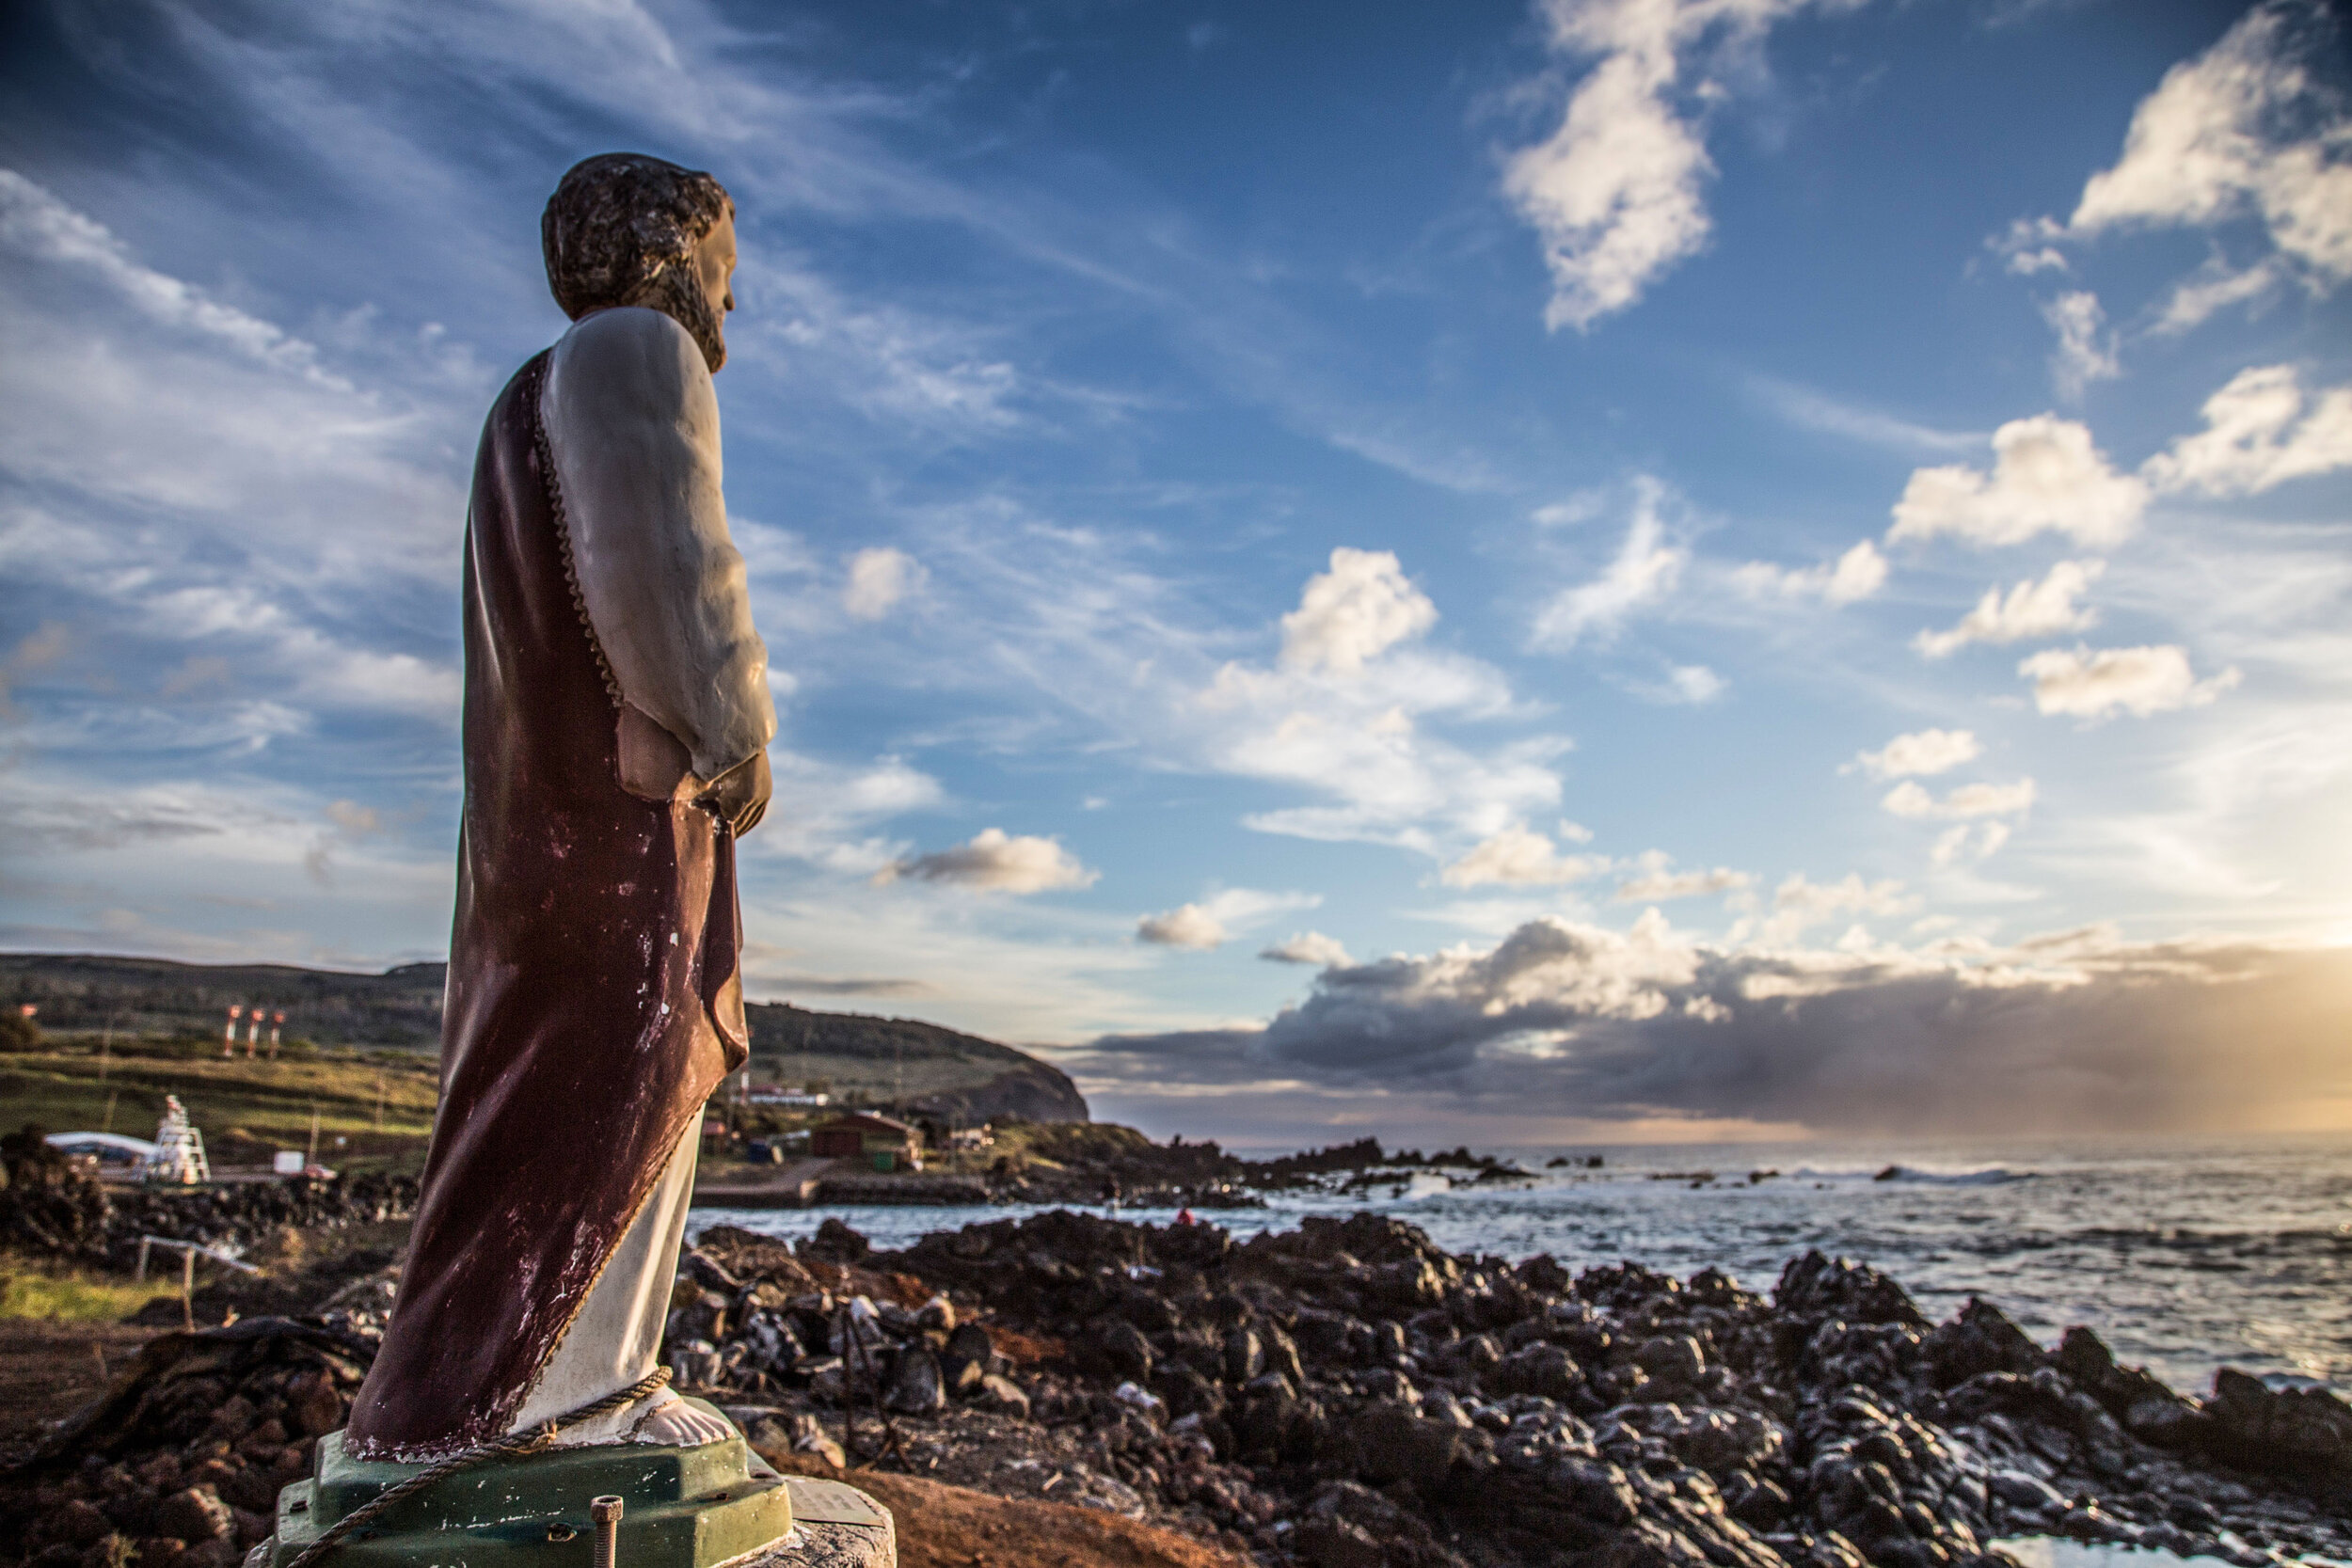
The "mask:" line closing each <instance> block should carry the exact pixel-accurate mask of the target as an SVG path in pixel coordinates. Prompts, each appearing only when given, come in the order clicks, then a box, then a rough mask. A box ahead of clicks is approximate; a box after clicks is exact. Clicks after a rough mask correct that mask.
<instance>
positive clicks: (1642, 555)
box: [1533, 478, 1691, 649]
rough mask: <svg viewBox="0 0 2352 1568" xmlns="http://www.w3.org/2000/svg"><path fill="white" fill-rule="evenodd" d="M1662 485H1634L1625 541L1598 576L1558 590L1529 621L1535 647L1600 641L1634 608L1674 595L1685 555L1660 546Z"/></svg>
mask: <svg viewBox="0 0 2352 1568" xmlns="http://www.w3.org/2000/svg"><path fill="white" fill-rule="evenodd" d="M1664 493H1665V492H1664V487H1663V486H1662V485H1661V484H1660V483H1658V482H1657V481H1656V480H1653V479H1647V478H1645V479H1644V480H1642V481H1641V483H1640V484H1639V485H1638V486H1637V491H1636V497H1635V500H1634V508H1633V521H1632V523H1631V525H1630V526H1629V527H1628V528H1627V529H1626V534H1625V543H1624V544H1623V545H1622V546H1619V547H1618V550H1617V554H1616V558H1615V559H1614V560H1613V561H1612V562H1610V563H1609V565H1608V567H1607V568H1606V569H1605V570H1603V571H1602V573H1601V575H1600V576H1599V577H1597V578H1594V579H1593V580H1592V581H1590V582H1586V583H1580V584H1578V585H1577V586H1576V587H1574V588H1568V589H1563V590H1562V591H1561V592H1560V593H1559V594H1556V595H1554V596H1553V598H1552V599H1551V601H1550V602H1549V604H1547V605H1545V606H1544V608H1543V609H1542V610H1540V611H1539V612H1538V613H1537V614H1536V617H1535V625H1534V633H1533V641H1534V644H1535V646H1537V647H1539V648H1560V649H1566V648H1573V647H1574V646H1576V644H1577V643H1578V642H1579V641H1582V640H1583V639H1584V638H1585V637H1587V636H1593V637H1601V638H1605V637H1607V636H1609V635H1610V634H1611V633H1613V632H1614V631H1615V630H1616V628H1617V626H1619V625H1620V624H1621V623H1622V622H1623V621H1624V620H1625V619H1626V617H1627V616H1629V615H1630V614H1632V613H1633V611H1635V610H1639V609H1641V608H1642V607H1643V606H1644V605H1647V604H1653V603H1655V602H1656V601H1658V600H1660V599H1662V598H1664V597H1665V596H1666V595H1667V594H1671V593H1673V592H1674V588H1675V584H1676V583H1677V582H1678V581H1679V580H1681V577H1682V568H1683V566H1684V564H1685V563H1686V562H1688V561H1689V560H1690V558H1691V552H1690V551H1688V550H1686V549H1684V548H1682V547H1681V546H1677V545H1669V544H1667V543H1666V542H1665V533H1666V525H1665V522H1664V520H1663V519H1662V518H1661V516H1660V515H1659V506H1660V503H1661V500H1662V499H1663V498H1664Z"/></svg>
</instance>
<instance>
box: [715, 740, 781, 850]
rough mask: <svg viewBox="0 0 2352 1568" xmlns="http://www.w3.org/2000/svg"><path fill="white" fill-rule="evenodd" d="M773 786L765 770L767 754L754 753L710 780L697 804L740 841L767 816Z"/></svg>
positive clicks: (767, 770)
mask: <svg viewBox="0 0 2352 1568" xmlns="http://www.w3.org/2000/svg"><path fill="white" fill-rule="evenodd" d="M775 787H776V784H775V778H774V776H773V775H772V774H771V772H770V771H769V768H768V753H767V752H764V751H761V752H753V753H752V754H751V755H750V756H748V757H745V758H744V759H743V760H742V761H741V762H739V763H737V764H736V765H735V766H734V767H732V768H728V769H727V770H726V771H725V772H723V773H722V774H720V775H719V776H718V777H717V778H715V779H713V780H711V781H710V787H709V789H708V790H707V791H706V792H705V793H704V794H703V796H702V797H701V801H702V803H703V804H704V805H706V806H707V807H709V808H710V809H711V810H712V811H713V812H716V813H717V814H718V816H719V818H720V820H722V821H723V822H725V823H726V824H727V825H728V826H729V827H730V828H732V829H734V830H735V835H736V836H737V837H738V838H740V837H742V836H743V835H744V834H745V833H748V832H751V831H752V830H753V829H754V828H756V827H758V826H759V819H760V818H761V817H763V816H767V815H768V797H769V796H770V795H771V794H772V793H774V791H775Z"/></svg>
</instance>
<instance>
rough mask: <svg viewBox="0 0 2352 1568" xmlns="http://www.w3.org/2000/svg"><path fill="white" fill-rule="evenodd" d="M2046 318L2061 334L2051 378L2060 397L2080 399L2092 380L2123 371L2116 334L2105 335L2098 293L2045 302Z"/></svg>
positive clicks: (2110, 377)
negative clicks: (2117, 357) (2118, 360)
mask: <svg viewBox="0 0 2352 1568" xmlns="http://www.w3.org/2000/svg"><path fill="white" fill-rule="evenodd" d="M2042 320H2043V321H2045V322H2048V323H2049V324H2050V330H2051V331H2053V332H2055V333H2057V334H2058V347H2057V348H2056V349H2054V350H2052V351H2051V354H2050V379H2051V381H2052V382H2054V383H2055V384H2056V385H2057V387H2058V396H2060V397H2062V398H2065V399H2066V400H2067V401H2068V402H2070V403H2073V402H2079V401H2080V400H2081V398H2082V395H2083V388H2086V387H2088V386H2090V384H2091V383H2092V382H2094V381H2111V380H2113V379H2114V378H2115V377H2116V376H2119V375H2121V374H2122V373H2123V367H2122V365H2121V364H2120V363H2118V362H2117V360H2116V357H2115V334H2113V333H2112V332H2109V333H2106V334H2105V335H2104V336H2102V334H2101V331H2100V329H2101V328H2102V327H2103V326H2105V325H2106V312H2104V311H2102V310H2101V309H2099V296H2098V295H2097V294H2094V293H2090V291H2089V290H2087V289H2075V290H2072V291H2070V292H2068V293H2062V294H2060V295H2058V297H2057V298H2056V299H2053V300H2050V301H2048V302H2046V303H2045V304H2043V306H2042Z"/></svg>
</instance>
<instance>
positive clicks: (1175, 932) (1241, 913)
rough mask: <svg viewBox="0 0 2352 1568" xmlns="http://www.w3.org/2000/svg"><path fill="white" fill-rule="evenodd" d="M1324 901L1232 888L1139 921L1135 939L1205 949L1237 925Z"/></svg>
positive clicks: (1315, 897)
mask: <svg viewBox="0 0 2352 1568" xmlns="http://www.w3.org/2000/svg"><path fill="white" fill-rule="evenodd" d="M1322 902H1323V897H1322V895H1320V894H1313V893H1264V892H1261V891H1260V890H1258V889H1256V888H1247V887H1233V888H1227V889H1225V890H1224V891H1223V892H1222V893H1219V894H1216V895H1215V896H1213V897H1211V898H1209V899H1207V900H1205V901H1204V902H1201V903H1198V904H1180V905H1178V906H1177V907H1176V908H1175V909H1172V910H1168V911H1162V912H1161V913H1159V914H1148V915H1145V916H1144V917H1143V918H1142V919H1141V920H1139V921H1137V922H1136V941H1137V942H1149V943H1152V945H1154V946H1159V947H1189V948H1194V949H1197V950H1200V951H1202V952H1206V951H1207V950H1209V949H1211V948H1214V947H1220V946H1222V945H1224V944H1225V943H1226V942H1230V941H1232V937H1233V930H1234V927H1244V928H1247V927H1250V926H1254V925H1256V924H1258V923H1259V922H1260V921H1263V920H1264V919H1265V918H1266V917H1267V916H1268V915H1273V914H1279V913H1282V912H1284V911H1289V910H1311V909H1313V908H1314V907H1315V906H1316V905H1318V904H1320V903H1322Z"/></svg>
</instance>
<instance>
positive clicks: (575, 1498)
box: [246, 1401, 897, 1568]
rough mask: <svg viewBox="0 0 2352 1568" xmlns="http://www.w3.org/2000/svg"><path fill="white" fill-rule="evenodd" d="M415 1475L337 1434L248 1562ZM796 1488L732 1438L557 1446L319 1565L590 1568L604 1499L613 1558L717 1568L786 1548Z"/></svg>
mask: <svg viewBox="0 0 2352 1568" xmlns="http://www.w3.org/2000/svg"><path fill="white" fill-rule="evenodd" d="M697 1403H699V1401H698V1402H697ZM705 1408H707V1406H706V1407H705ZM714 1414H715V1412H714ZM422 1468H423V1466H421V1465H390V1464H377V1463H369V1462H365V1461H361V1460H356V1459H352V1458H350V1457H348V1456H347V1455H345V1454H344V1452H343V1447H342V1433H330V1434H328V1435H327V1436H326V1437H323V1438H321V1439H320V1440H319V1445H318V1458H317V1463H316V1465H315V1466H314V1473H313V1475H312V1477H311V1479H310V1480H309V1481H297V1482H295V1483H294V1485H292V1486H289V1487H287V1488H286V1489H285V1490H284V1491H283V1492H281V1493H279V1494H278V1530H277V1533H276V1535H275V1536H273V1537H272V1538H271V1539H270V1540H269V1541H268V1542H266V1543H264V1544H262V1546H261V1547H258V1548H256V1549H255V1551H254V1552H253V1553H252V1554H251V1556H249V1557H248V1558H247V1560H246V1561H247V1564H248V1568H284V1565H285V1564H286V1563H288V1562H291V1561H292V1560H294V1557H295V1555H296V1554H298V1553H299V1552H301V1550H302V1549H303V1548H304V1547H305V1546H308V1545H309V1544H310V1543H311V1542H312V1541H314V1540H316V1539H317V1538H318V1537H319V1535H320V1534H321V1533H323V1532H324V1531H326V1529H327V1528H330V1527H331V1526H333V1525H334V1524H335V1523H336V1522H337V1521H338V1520H340V1519H342V1517H343V1516H344V1515H345V1514H347V1513H351V1512H353V1511H354V1510H356V1509H358V1508H359V1507H360V1506H361V1505H363V1504H365V1503H367V1502H369V1501H371V1500H372V1499H373V1498H374V1497H376V1496H377V1495H378V1494H379V1493H381V1492H383V1491H385V1490H386V1489H387V1488H389V1487H390V1486H392V1485H394V1484H396V1483H397V1482H400V1481H405V1480H407V1479H408V1478H409V1477H410V1476H412V1475H415V1474H416V1473H417V1472H418V1471H419V1470H421V1469H422ZM795 1490H798V1488H794V1487H787V1485H786V1484H785V1478H784V1477H782V1476H779V1475H778V1474H777V1473H776V1472H775V1471H774V1469H772V1468H771V1466H770V1465H768V1463H767V1462H766V1461H765V1460H763V1459H761V1458H760V1457H759V1456H758V1455H757V1454H755V1453H754V1452H752V1451H751V1449H749V1448H748V1447H746V1446H745V1444H744V1442H743V1440H742V1438H740V1437H731V1438H728V1439H726V1440H725V1441H723V1442H718V1443H706V1444H704V1445H702V1446H701V1447H699V1448H691V1449H671V1448H660V1447H656V1446H654V1445H651V1444H644V1443H619V1444H612V1445H607V1446H604V1447H599V1448H587V1449H548V1450H547V1451H545V1452H543V1453H535V1454H528V1455H525V1456H523V1457H521V1458H519V1459H506V1460H493V1461H490V1462H488V1463H486V1464H484V1465H480V1466H477V1467H476V1468H473V1469H469V1470H464V1471H460V1472H459V1473H458V1474H456V1475H454V1476H452V1477H450V1478H449V1479H448V1480H447V1481H442V1482H440V1483H439V1484H438V1485H436V1486H433V1487H430V1488H428V1489H426V1490H425V1491H423V1492H421V1493H419V1494H417V1495H416V1496H415V1497H408V1498H405V1499H404V1500H403V1501H401V1502H400V1503H399V1504H397V1505H395V1506H394V1507H393V1508H391V1509H390V1510H389V1511H387V1512H386V1513H384V1514H382V1515H381V1516H379V1517H377V1518H375V1519H372V1520H370V1521H369V1522H368V1523H367V1524H366V1525H364V1526H362V1527H361V1528H359V1529H358V1530H357V1531H355V1532H354V1533H353V1534H351V1535H349V1536H346V1537H345V1538H344V1539H343V1540H342V1542H341V1543H340V1544H338V1545H337V1546H336V1548H335V1550H334V1551H333V1552H332V1553H331V1554H330V1555H329V1556H328V1558H327V1559H326V1564H332V1565H333V1568H424V1565H427V1564H451V1565H455V1564H460V1563H462V1564H465V1565H466V1568H507V1565H513V1568H523V1565H524V1564H529V1565H531V1568H589V1564H590V1563H591V1561H592V1560H593V1555H594V1546H595V1534H596V1527H595V1526H594V1525H593V1524H592V1523H591V1522H590V1520H589V1517H588V1500H589V1499H590V1498H591V1497H601V1496H605V1495H608V1494H610V1495H613V1496H617V1497H620V1498H622V1500H623V1504H624V1507H623V1511H622V1515H621V1525H620V1541H619V1553H618V1556H619V1560H620V1561H621V1562H622V1563H624V1564H626V1565H628V1568H714V1565H716V1564H719V1563H723V1562H727V1561H730V1560H734V1559H737V1558H743V1557H747V1556H750V1555H752V1554H761V1555H765V1549H766V1548H769V1547H771V1546H774V1545H777V1544H782V1543H784V1542H785V1541H787V1540H788V1539H789V1537H790V1535H791V1533H792V1527H793V1512H794V1511H793V1506H792V1494H793V1492H794V1491H795ZM843 1490H849V1489H847V1488H844V1489H843ZM852 1496H854V1497H860V1498H863V1497H864V1494H862V1493H852ZM867 1506H868V1507H871V1506H872V1504H871V1502H870V1500H868V1502H867ZM834 1512H840V1510H839V1509H838V1508H836V1509H834ZM877 1512H879V1511H877ZM888 1517H889V1516H888V1514H887V1513H884V1514H882V1518H883V1520H884V1521H885V1524H886V1522H887V1520H888ZM896 1555H897V1554H896V1552H895V1550H894V1551H893V1552H892V1553H891V1554H890V1555H889V1557H888V1558H886V1559H883V1561H895V1560H896ZM326 1564H322V1568H326Z"/></svg>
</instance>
